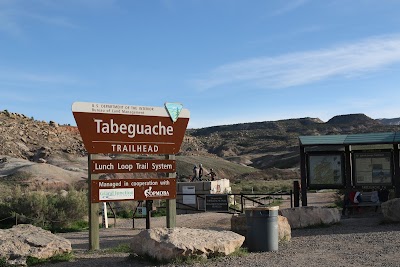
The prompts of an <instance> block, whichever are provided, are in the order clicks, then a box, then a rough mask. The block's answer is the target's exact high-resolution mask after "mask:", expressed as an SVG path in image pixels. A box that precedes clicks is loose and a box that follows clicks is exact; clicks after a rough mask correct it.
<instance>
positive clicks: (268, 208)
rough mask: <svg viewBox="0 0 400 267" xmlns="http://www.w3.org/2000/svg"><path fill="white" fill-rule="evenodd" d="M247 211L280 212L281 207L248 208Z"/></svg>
mask: <svg viewBox="0 0 400 267" xmlns="http://www.w3.org/2000/svg"><path fill="white" fill-rule="evenodd" d="M246 210H279V206H272V207H254V208H246Z"/></svg>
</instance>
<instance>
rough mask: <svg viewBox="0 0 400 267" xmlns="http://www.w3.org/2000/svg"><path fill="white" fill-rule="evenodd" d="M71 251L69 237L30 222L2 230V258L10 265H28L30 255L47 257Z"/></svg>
mask: <svg viewBox="0 0 400 267" xmlns="http://www.w3.org/2000/svg"><path fill="white" fill-rule="evenodd" d="M71 251H72V247H71V242H69V241H68V240H67V239H65V238H63V237H59V236H56V235H54V234H52V233H51V232H50V231H46V230H43V229H42V228H39V227H36V226H33V225H30V224H20V225H17V226H14V227H13V228H11V229H6V230H0V258H4V259H5V260H6V261H7V263H8V264H10V265H18V266H26V265H27V264H26V259H27V258H28V257H29V256H30V257H34V258H38V259H47V258H51V257H53V256H54V255H57V254H63V253H69V252H71Z"/></svg>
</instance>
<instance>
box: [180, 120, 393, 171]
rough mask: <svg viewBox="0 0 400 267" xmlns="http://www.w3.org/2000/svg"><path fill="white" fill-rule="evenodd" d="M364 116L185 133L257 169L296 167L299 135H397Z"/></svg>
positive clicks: (386, 126)
mask: <svg viewBox="0 0 400 267" xmlns="http://www.w3.org/2000/svg"><path fill="white" fill-rule="evenodd" d="M399 130H400V126H398V125H386V124H383V123H382V122H381V121H379V120H374V119H371V118H370V117H368V116H366V115H364V114H350V115H340V116H335V117H333V118H332V119H330V120H329V121H328V122H326V123H324V122H323V121H321V120H320V119H318V118H301V119H288V120H279V121H265V122H256V123H244V124H236V125H225V126H215V127H208V128H202V129H195V130H189V131H188V134H190V135H191V136H194V137H196V138H197V139H198V140H200V141H201V142H202V143H203V146H204V148H205V149H206V150H207V151H208V152H209V153H213V154H216V155H218V156H219V157H223V158H225V159H228V160H231V161H235V162H238V163H242V164H246V165H249V166H253V167H255V168H258V169H268V168H273V167H276V168H293V167H298V164H299V153H298V149H299V148H298V145H299V143H298V137H299V136H302V135H331V134H354V133H367V132H391V131H399Z"/></svg>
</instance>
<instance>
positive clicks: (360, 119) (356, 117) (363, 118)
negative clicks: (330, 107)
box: [327, 113, 379, 125]
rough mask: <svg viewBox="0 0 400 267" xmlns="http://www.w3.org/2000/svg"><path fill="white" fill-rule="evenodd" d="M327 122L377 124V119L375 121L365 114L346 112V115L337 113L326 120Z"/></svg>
mask: <svg viewBox="0 0 400 267" xmlns="http://www.w3.org/2000/svg"><path fill="white" fill-rule="evenodd" d="M327 124H354V125H356V124H370V125H373V124H379V121H376V120H374V119H372V118H370V117H368V116H367V115H365V114H362V113H359V114H347V115H338V116H335V117H333V118H331V119H330V120H329V121H327Z"/></svg>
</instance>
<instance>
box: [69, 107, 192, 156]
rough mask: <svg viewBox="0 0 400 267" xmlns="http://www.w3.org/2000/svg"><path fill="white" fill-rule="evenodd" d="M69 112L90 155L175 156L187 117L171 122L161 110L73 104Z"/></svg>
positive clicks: (185, 112) (160, 108)
mask: <svg viewBox="0 0 400 267" xmlns="http://www.w3.org/2000/svg"><path fill="white" fill-rule="evenodd" d="M72 111H73V114H74V117H75V121H76V124H77V125H78V129H79V132H80V134H81V137H82V140H83V143H84V145H85V148H86V150H87V151H88V152H89V153H90V154H98V153H111V154H176V153H178V152H179V149H180V146H181V144H182V141H183V137H184V136H185V131H186V127H187V125H188V123H189V116H190V113H189V111H188V110H187V109H182V111H181V112H180V115H179V117H178V119H177V120H176V121H175V122H173V120H172V119H171V117H170V115H169V114H168V112H167V110H166V109H165V108H162V107H144V106H129V105H116V104H98V103H85V102H75V103H73V105H72Z"/></svg>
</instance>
